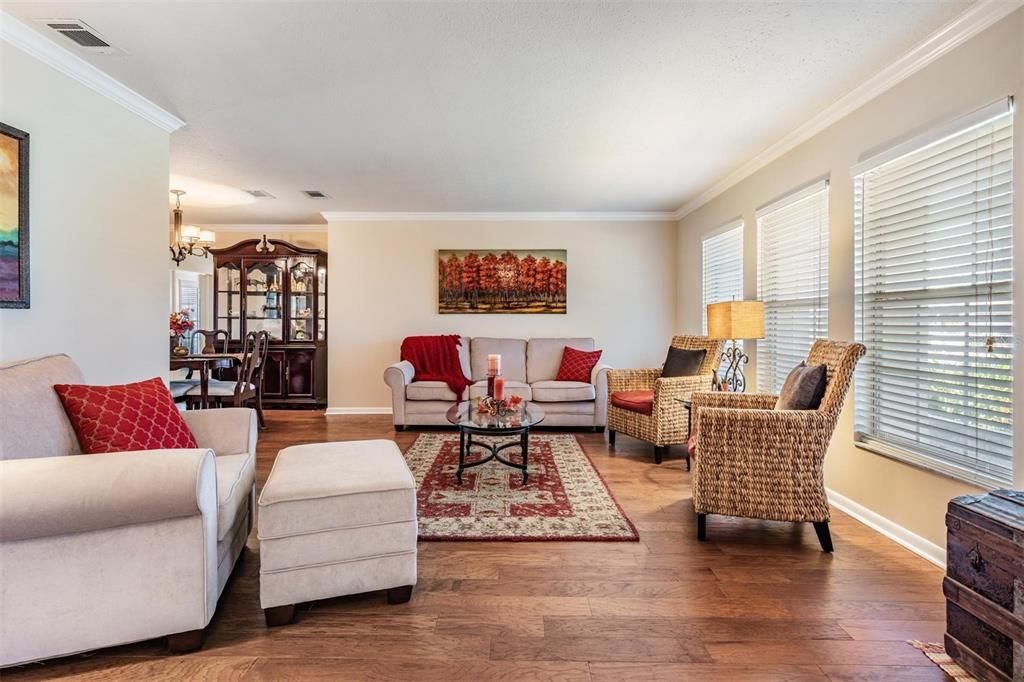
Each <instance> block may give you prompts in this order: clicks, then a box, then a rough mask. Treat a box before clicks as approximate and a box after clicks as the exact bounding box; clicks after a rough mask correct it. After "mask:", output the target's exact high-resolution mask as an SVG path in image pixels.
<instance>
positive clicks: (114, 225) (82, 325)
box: [0, 43, 169, 383]
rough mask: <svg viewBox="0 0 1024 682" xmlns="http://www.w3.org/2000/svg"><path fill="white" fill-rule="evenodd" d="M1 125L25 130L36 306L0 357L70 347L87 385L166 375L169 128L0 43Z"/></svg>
mask: <svg viewBox="0 0 1024 682" xmlns="http://www.w3.org/2000/svg"><path fill="white" fill-rule="evenodd" d="M0 120H3V122H4V123H7V124H9V125H12V126H14V127H16V128H20V129H22V130H24V131H26V132H28V133H29V134H30V135H31V147H30V149H31V159H30V173H31V177H30V207H31V216H30V226H31V228H30V229H31V232H30V234H31V248H30V256H31V291H32V307H31V308H30V309H28V310H4V311H0V361H6V360H14V359H18V358H23V357H31V356H36V355H42V354H45V353H58V352H65V353H68V354H69V355H71V357H72V358H74V359H75V361H77V362H78V364H79V365H81V367H82V370H83V372H84V373H85V378H86V380H87V381H90V382H95V383H115V382H121V381H132V380H139V379H145V378H149V377H153V376H166V375H167V373H168V370H167V348H168V346H167V343H168V341H167V303H166V301H167V262H168V259H167V183H168V161H169V135H168V134H167V132H165V131H163V130H161V129H159V128H157V127H156V126H154V125H153V124H151V123H148V122H146V121H145V120H144V119H142V118H141V117H139V116H137V115H135V114H133V113H131V112H129V111H128V110H127V109H124V108H123V107H121V106H119V105H118V104H115V103H114V102H113V101H111V100H109V99H107V98H106V97H104V96H102V95H100V94H97V93H96V92H94V91H92V90H90V89H88V88H86V87H85V86H83V85H81V84H79V83H77V82H76V81H74V80H72V79H70V78H69V77H67V76H65V75H63V74H61V73H59V72H58V71H56V70H54V69H52V68H50V67H49V66H47V65H45V64H43V63H41V62H39V61H37V60H36V59H34V58H33V57H30V56H28V55H27V54H25V53H24V52H21V51H20V50H18V49H16V48H13V47H11V46H10V45H9V44H7V43H2V44H0Z"/></svg>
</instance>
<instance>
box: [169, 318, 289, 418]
mask: <svg viewBox="0 0 1024 682" xmlns="http://www.w3.org/2000/svg"><path fill="white" fill-rule="evenodd" d="M269 348H270V334H268V333H267V332H265V331H261V332H249V333H248V334H246V335H245V339H244V340H243V341H242V357H241V364H240V365H239V366H238V368H237V374H236V378H235V379H234V380H221V379H211V380H210V381H209V383H208V384H207V395H208V396H209V399H210V401H212V402H213V403H214V404H215V405H216V406H217V407H224V406H225V405H229V406H231V407H244V406H245V404H246V403H248V402H250V401H252V402H253V403H254V407H255V408H256V415H257V417H258V418H259V423H260V426H261V427H265V426H266V420H265V419H264V417H263V404H262V401H261V400H260V397H261V395H262V389H261V387H260V384H261V383H262V373H263V369H264V367H265V365H266V362H267V351H268V350H269ZM201 393H202V390H201V387H199V386H195V387H193V388H192V389H191V390H189V392H188V396H189V400H190V402H192V404H193V405H194V404H196V403H197V402H198V400H199V396H200V395H201Z"/></svg>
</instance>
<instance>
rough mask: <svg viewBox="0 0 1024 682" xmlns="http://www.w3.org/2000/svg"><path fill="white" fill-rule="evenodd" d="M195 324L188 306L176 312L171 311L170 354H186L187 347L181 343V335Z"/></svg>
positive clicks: (190, 329)
mask: <svg viewBox="0 0 1024 682" xmlns="http://www.w3.org/2000/svg"><path fill="white" fill-rule="evenodd" d="M195 326H196V325H195V322H193V321H192V315H191V313H189V311H188V308H182V309H181V310H179V311H177V312H174V313H171V319H170V331H171V353H172V354H174V355H188V348H186V347H185V346H183V345H182V344H181V337H182V336H184V335H185V334H186V333H187V332H190V331H192V330H193V329H194V328H195Z"/></svg>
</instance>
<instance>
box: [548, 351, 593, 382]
mask: <svg viewBox="0 0 1024 682" xmlns="http://www.w3.org/2000/svg"><path fill="white" fill-rule="evenodd" d="M600 359H601V351H599V350H591V351H585V350H579V349H578V348H573V347H572V346H566V347H565V350H564V351H563V352H562V366H561V367H559V368H558V376H556V377H555V381H585V382H588V383H589V382H590V375H591V373H592V372H593V371H594V367H595V366H596V365H597V363H598V361H599V360H600Z"/></svg>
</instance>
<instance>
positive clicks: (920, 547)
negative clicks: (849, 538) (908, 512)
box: [825, 488, 946, 569]
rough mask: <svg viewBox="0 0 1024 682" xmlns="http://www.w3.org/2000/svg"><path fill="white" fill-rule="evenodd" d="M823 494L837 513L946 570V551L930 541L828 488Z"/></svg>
mask: <svg viewBox="0 0 1024 682" xmlns="http://www.w3.org/2000/svg"><path fill="white" fill-rule="evenodd" d="M825 492H826V493H827V494H828V501H829V503H830V504H831V505H832V506H833V507H835V508H836V509H838V510H839V511H841V512H844V513H845V514H848V515H849V516H852V517H853V518H855V519H857V520H858V521H860V522H861V523H863V524H864V525H865V526H867V527H868V528H871V529H872V530H875V531H878V532H879V533H881V534H882V535H884V536H885V537H887V538H889V539H890V540H892V541H893V542H895V543H896V544H898V545H900V546H902V547H905V548H907V549H909V550H910V551H911V552H913V553H914V554H916V555H918V556H919V557H921V558H923V559H926V560H927V561H929V562H931V563H933V564H935V565H936V566H938V567H939V568H942V569H945V568H946V550H945V549H943V548H942V547H939V546H938V545H936V544H935V543H934V542H932V541H931V540H926V539H925V538H923V537H921V536H920V535H918V534H916V533H913V532H911V531H909V530H907V529H906V528H904V527H903V526H900V525H898V524H896V523H894V522H893V521H890V520H889V519H887V518H885V517H884V516H882V515H881V514H878V513H877V512H874V511H871V510H870V509H868V508H867V507H865V506H864V505H862V504H859V503H857V502H854V501H853V500H851V499H850V498H848V497H846V496H845V495H840V494H839V493H837V492H836V491H834V490H832V489H830V488H826V489H825Z"/></svg>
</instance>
